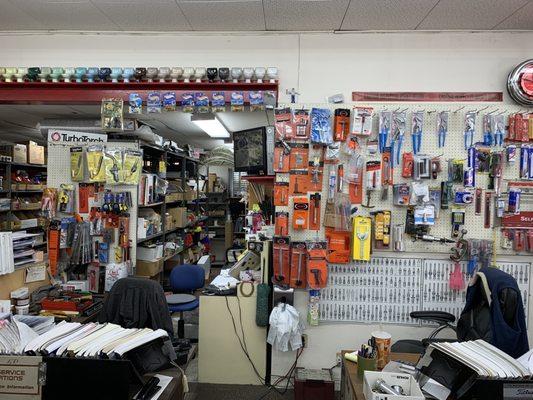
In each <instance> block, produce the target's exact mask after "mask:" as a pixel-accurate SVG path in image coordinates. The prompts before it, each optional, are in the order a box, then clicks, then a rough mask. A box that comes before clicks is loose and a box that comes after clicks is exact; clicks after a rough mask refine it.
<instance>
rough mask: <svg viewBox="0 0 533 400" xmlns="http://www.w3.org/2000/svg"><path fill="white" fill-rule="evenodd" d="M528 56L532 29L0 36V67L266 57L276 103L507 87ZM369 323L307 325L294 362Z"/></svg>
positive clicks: (289, 358) (330, 358) (312, 363)
mask: <svg viewBox="0 0 533 400" xmlns="http://www.w3.org/2000/svg"><path fill="white" fill-rule="evenodd" d="M532 55H533V33H503V32H502V33H393V34H392V33H391V34H385V33H359V34H337V35H333V34H311V33H309V34H300V35H299V34H286V35H276V34H268V35H239V34H235V35H229V36H228V35H226V36H222V35H216V34H211V35H182V36H177V35H159V36H144V35H129V36H128V35H67V34H63V35H53V36H47V35H41V36H34V35H4V36H2V35H0V60H2V61H1V63H2V64H5V65H27V66H31V65H64V66H66V65H85V66H92V65H98V66H103V65H109V66H114V65H121V66H136V65H156V66H163V65H170V66H174V65H180V66H188V65H192V66H201V65H204V66H208V67H209V66H256V65H264V66H270V65H274V66H277V67H279V69H280V81H281V96H280V101H282V102H286V101H288V96H286V95H285V89H286V88H292V87H294V88H297V90H298V91H299V92H300V93H301V97H300V99H299V101H300V102H307V103H318V102H323V101H324V98H325V97H326V96H328V95H331V94H334V93H343V94H344V96H345V97H346V100H350V98H351V96H350V94H351V91H352V90H368V91H380V90H382V91H398V90H406V91H503V92H504V93H505V82H506V77H507V74H508V73H509V71H510V70H511V68H512V67H513V66H514V65H516V64H517V63H519V62H521V61H523V60H525V59H527V58H531V57H532ZM505 101H506V102H509V98H508V96H507V95H506V94H505ZM306 301H307V295H306V294H305V293H304V292H301V293H299V294H298V295H297V296H296V306H297V308H298V309H299V310H300V311H301V312H302V314H303V315H305V310H306ZM532 323H533V318H531V317H530V319H529V326H532V325H531V324H532ZM375 328H376V326H372V325H355V324H353V325H352V324H337V325H323V326H319V327H316V328H309V329H308V332H307V333H308V334H309V347H308V348H307V349H306V351H305V352H304V354H303V356H302V358H301V363H300V365H302V366H305V367H313V368H321V367H330V366H332V365H333V364H334V363H335V353H336V352H337V351H339V350H341V349H349V348H355V347H357V346H359V345H360V343H362V341H364V340H366V338H368V336H369V334H370V332H371V331H372V330H373V329H375ZM386 329H387V330H388V331H389V332H391V333H392V334H393V336H394V338H395V339H396V338H409V337H410V338H420V337H424V336H425V335H427V333H428V330H427V329H422V328H407V327H400V326H386ZM532 331H533V329H532V330H530V335H529V338H530V342H532V343H533V334H532V333H531V332H532ZM293 357H294V355H293V354H290V355H287V354H283V355H280V354H274V357H273V361H274V365H273V373H274V374H284V373H285V372H286V370H287V368H288V366H289V365H290V364H291V363H292V362H293Z"/></svg>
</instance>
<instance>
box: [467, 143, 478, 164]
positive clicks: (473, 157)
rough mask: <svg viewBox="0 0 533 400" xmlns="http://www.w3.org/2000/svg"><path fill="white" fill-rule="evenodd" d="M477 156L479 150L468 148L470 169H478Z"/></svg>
mask: <svg viewBox="0 0 533 400" xmlns="http://www.w3.org/2000/svg"><path fill="white" fill-rule="evenodd" d="M476 155H477V150H476V148H475V147H469V148H468V160H467V161H468V167H469V168H475V167H476Z"/></svg>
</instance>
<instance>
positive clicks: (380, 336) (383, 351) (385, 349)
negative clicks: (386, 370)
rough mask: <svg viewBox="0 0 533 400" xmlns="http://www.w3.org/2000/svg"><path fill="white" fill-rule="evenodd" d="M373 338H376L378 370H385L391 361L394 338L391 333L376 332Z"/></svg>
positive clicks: (373, 333)
mask: <svg viewBox="0 0 533 400" xmlns="http://www.w3.org/2000/svg"><path fill="white" fill-rule="evenodd" d="M372 337H373V338H374V341H375V342H376V347H377V353H378V355H377V358H378V365H377V366H378V369H383V367H384V366H385V365H387V364H388V362H389V360H390V345H391V338H392V336H391V334H390V333H387V332H384V331H374V332H372Z"/></svg>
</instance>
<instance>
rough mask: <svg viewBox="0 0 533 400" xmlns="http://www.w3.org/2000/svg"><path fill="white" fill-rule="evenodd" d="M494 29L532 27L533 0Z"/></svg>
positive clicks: (530, 28)
mask: <svg viewBox="0 0 533 400" xmlns="http://www.w3.org/2000/svg"><path fill="white" fill-rule="evenodd" d="M494 29H527V30H532V29H533V1H530V2H529V3H528V4H527V5H526V6H525V7H523V8H521V9H519V10H518V11H517V12H515V13H514V14H513V15H511V16H510V17H509V18H507V19H506V20H504V21H502V22H501V23H500V24H499V25H497V26H496V27H495V28H494Z"/></svg>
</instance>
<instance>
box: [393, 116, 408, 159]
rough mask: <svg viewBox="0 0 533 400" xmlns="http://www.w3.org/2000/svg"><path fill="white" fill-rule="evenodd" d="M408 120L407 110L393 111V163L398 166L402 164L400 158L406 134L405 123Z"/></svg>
mask: <svg viewBox="0 0 533 400" xmlns="http://www.w3.org/2000/svg"><path fill="white" fill-rule="evenodd" d="M406 121H407V116H406V114H405V112H394V113H392V124H391V126H392V127H391V132H392V136H391V141H390V147H391V165H392V166H398V165H400V158H401V156H402V146H403V140H404V136H405V125H406Z"/></svg>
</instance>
